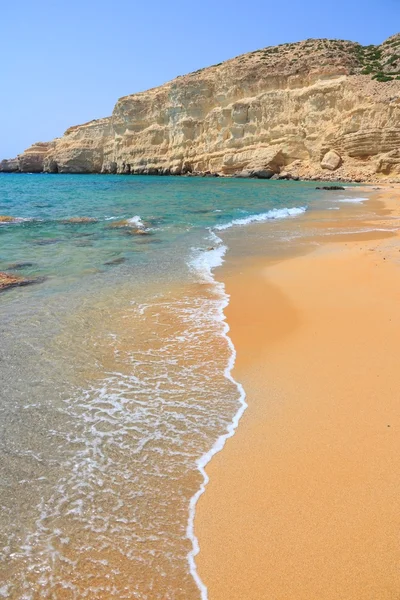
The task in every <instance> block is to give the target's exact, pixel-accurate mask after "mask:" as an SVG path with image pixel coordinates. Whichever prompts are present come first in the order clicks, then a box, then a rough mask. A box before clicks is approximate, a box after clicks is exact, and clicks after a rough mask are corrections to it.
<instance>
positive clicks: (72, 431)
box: [0, 174, 362, 600]
mask: <svg viewBox="0 0 400 600" xmlns="http://www.w3.org/2000/svg"><path fill="white" fill-rule="evenodd" d="M315 186H316V184H315V183H303V182H280V181H269V182H266V181H255V180H251V181H250V180H235V179H214V178H213V179H207V178H200V179H199V178H183V177H182V178H174V177H140V176H137V177H129V176H111V175H109V176H101V175H78V176H73V175H29V174H25V175H20V174H18V175H12V174H11V175H6V174H3V175H0V215H5V216H11V217H13V218H14V220H13V221H11V222H8V223H3V224H2V223H0V271H7V272H9V273H13V274H15V275H20V276H21V277H26V278H29V279H36V278H37V283H36V284H35V285H30V286H26V287H19V288H14V289H12V290H8V291H5V292H3V293H1V294H0V335H1V346H0V378H1V388H0V476H1V480H0V486H1V487H0V506H1V515H0V552H1V558H2V567H1V568H0V597H4V598H12V599H22V598H23V599H25V600H28V599H29V600H30V599H32V600H35V599H40V598H49V599H57V600H58V599H78V598H90V599H95V598H96V599H97V598H99V599H110V598H119V599H122V598H140V599H156V598H160V599H161V598H163V599H180V598H182V599H183V598H185V599H188V598H200V597H201V596H202V597H203V598H205V597H206V589H205V587H204V585H203V584H202V583H201V582H200V581H199V579H198V577H197V575H196V571H195V563H194V560H193V559H194V554H193V547H195V546H196V541H195V538H194V534H193V531H192V524H193V511H194V508H195V506H194V501H193V498H194V497H195V495H196V493H197V492H198V490H199V489H200V487H201V485H202V483H203V474H202V472H201V469H200V470H199V463H198V461H199V459H201V461H202V462H201V463H200V466H201V465H203V464H205V462H206V461H207V460H208V458H209V457H210V456H211V454H210V453H211V452H212V451H213V449H217V448H218V447H219V446H221V445H222V441H223V438H221V436H224V435H225V434H226V432H227V431H228V430H230V429H232V423H233V422H234V419H235V416H237V415H238V411H239V412H240V411H241V410H242V408H243V394H242V390H241V388H240V385H239V384H237V383H236V382H235V381H234V380H232V378H231V377H230V375H229V373H230V367H231V366H232V363H233V358H234V349H233V348H232V346H231V344H230V342H229V338H228V337H227V335H226V333H227V332H226V324H225V322H224V320H223V308H224V306H226V303H227V302H228V300H229V299H228V298H227V296H226V294H225V291H224V287H223V285H222V284H221V283H218V282H216V281H215V279H214V276H215V274H218V271H217V272H216V273H215V272H214V269H215V268H216V267H217V266H218V265H219V264H221V262H222V260H223V256H224V255H225V254H226V253H228V256H229V252H235V249H236V252H239V251H240V252H242V253H243V252H244V253H249V254H251V253H252V252H253V253H257V252H258V253H259V252H260V249H261V250H262V251H263V252H271V253H273V252H274V251H275V249H277V248H278V247H279V248H282V247H285V246H287V245H290V244H291V243H293V240H294V239H298V238H301V236H302V235H303V234H304V230H305V229H304V227H303V225H302V224H304V223H305V222H307V224H308V228H307V232H308V233H310V227H311V229H312V220H313V215H318V219H319V220H321V218H322V219H326V221H327V223H328V226H327V228H326V232H327V233H329V220H330V219H332V218H333V217H337V215H338V214H339V212H340V208H341V207H342V206H354V208H355V210H356V209H357V207H359V206H360V203H359V202H358V199H359V196H360V195H362V194H360V193H358V192H357V188H352V189H346V190H345V191H344V192H338V193H335V194H334V195H332V193H324V192H321V191H317V190H315ZM342 202H343V204H342ZM321 215H322V216H321ZM82 217H87V218H90V219H92V221H90V222H71V221H70V220H71V219H73V218H82ZM315 218H317V217H315ZM310 223H311V226H310ZM294 224H296V225H294ZM218 440H219V442H218ZM216 444H217V446H216ZM218 444H219V446H218ZM201 457H203V458H201ZM191 498H192V502H191V504H190V500H191Z"/></svg>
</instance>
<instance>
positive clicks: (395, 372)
mask: <svg viewBox="0 0 400 600" xmlns="http://www.w3.org/2000/svg"><path fill="white" fill-rule="evenodd" d="M398 196H400V192H397V191H391V192H390V193H388V194H387V195H386V196H385V200H386V201H389V202H391V203H392V208H393V201H394V200H396V199H397V197H398ZM397 210H398V209H397ZM395 216H396V215H395V213H393V212H392V214H391V215H390V216H388V213H387V211H386V213H385V212H384V211H381V215H380V220H381V224H382V227H384V225H385V219H389V218H390V219H391V220H390V224H391V225H392V226H393V224H394V220H393V217H395ZM374 226H376V223H375V225H374ZM385 235H387V234H385V232H381V234H379V232H376V231H375V232H371V233H370V234H363V235H362V236H356V235H355V236H354V235H352V234H350V233H347V234H346V235H341V236H339V237H338V238H337V239H338V240H339V241H335V242H331V243H329V244H323V245H320V246H317V247H316V249H315V250H314V251H312V252H311V253H309V254H306V255H302V256H295V257H292V258H289V259H285V260H282V261H281V262H276V261H275V263H273V264H272V263H270V264H268V262H267V259H259V260H256V261H254V259H252V260H251V261H249V260H239V259H238V260H237V263H236V264H233V265H232V263H231V264H230V265H229V264H228V266H227V268H226V269H225V271H224V272H223V273H222V276H223V279H224V281H225V283H226V288H227V292H228V293H229V294H230V295H231V301H230V305H229V307H228V308H227V309H226V315H227V320H228V323H229V325H230V327H231V337H232V340H233V343H234V345H235V347H236V350H237V362H236V367H235V371H234V376H235V377H236V379H238V380H239V381H240V382H241V383H242V384H243V385H244V388H245V390H246V393H247V402H248V405H249V408H248V409H247V411H246V412H245V414H244V416H243V418H242V420H241V422H240V424H239V428H238V431H237V432H236V434H235V436H234V437H233V438H231V439H229V440H228V441H227V443H226V446H225V448H224V450H223V451H222V452H221V453H219V454H218V455H217V456H216V457H214V459H213V460H212V461H211V463H210V464H209V465H208V466H207V473H208V475H209V476H210V483H209V484H208V487H207V490H206V493H205V494H204V495H203V496H202V497H201V499H200V501H199V503H198V508H197V513H196V521H195V529H196V534H197V536H198V539H199V543H200V548H201V551H200V554H199V555H198V557H197V559H196V560H197V565H198V570H199V574H200V576H201V578H202V579H203V581H204V583H205V584H206V585H207V587H208V591H209V598H210V600H262V599H266V600H364V599H365V600H367V599H368V600H386V599H388V600H389V599H391V600H395V599H396V600H398V599H399V598H400V238H399V237H384V236H385ZM330 239H331V240H332V239H336V238H330Z"/></svg>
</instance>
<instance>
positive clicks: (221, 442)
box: [186, 232, 247, 600]
mask: <svg viewBox="0 0 400 600" xmlns="http://www.w3.org/2000/svg"><path fill="white" fill-rule="evenodd" d="M210 235H211V236H212V237H213V239H214V240H217V241H218V244H221V245H220V246H219V248H218V249H217V251H218V250H219V251H220V252H219V262H217V261H216V260H215V256H216V249H213V250H210V251H209V252H207V253H205V254H211V253H213V258H212V260H211V262H209V263H208V269H207V270H208V277H207V276H206V277H205V279H206V280H208V281H210V280H212V281H213V282H214V284H215V285H216V287H217V288H218V289H219V290H220V292H221V296H222V302H221V304H220V307H219V311H218V312H219V317H218V320H219V321H221V322H222V323H223V324H224V328H223V332H222V335H223V337H224V338H225V339H226V341H227V343H228V347H229V349H230V351H231V354H230V357H229V360H228V364H227V366H226V368H225V371H224V375H225V377H226V379H228V380H229V381H231V382H232V383H233V384H234V385H235V386H236V388H237V390H238V393H239V402H240V406H239V409H238V411H237V412H236V414H235V415H234V417H233V419H232V422H231V424H230V425H228V428H227V431H226V433H224V434H222V435H221V436H220V437H219V438H218V439H217V441H216V442H215V444H214V445H213V447H212V448H211V450H209V451H208V452H206V453H205V454H203V456H201V457H200V458H199V459H198V460H197V461H196V465H197V468H198V470H199V471H200V473H201V475H202V477H203V482H202V484H201V486H200V489H199V490H198V491H197V492H196V493H195V494H194V496H192V498H191V499H190V503H189V519H188V525H187V528H186V534H187V537H188V538H189V540H190V541H191V542H192V550H191V551H190V552H189V553H188V555H187V558H188V562H189V569H190V574H191V575H192V577H193V579H194V581H195V583H196V585H197V587H198V588H199V591H200V594H201V600H207V599H208V591H207V587H206V585H205V584H204V583H203V581H202V580H201V578H200V575H199V574H198V571H197V567H196V561H195V558H196V556H197V554H198V553H199V552H200V546H199V541H198V539H197V537H196V535H195V533H194V519H195V515H196V505H197V502H198V500H199V498H200V496H201V495H202V494H203V493H204V492H205V489H206V486H207V483H208V482H209V477H208V475H207V473H206V470H205V467H206V466H207V464H208V463H209V462H210V460H211V459H212V457H213V456H214V455H215V454H217V452H220V451H221V450H222V448H223V447H224V446H225V442H226V440H227V439H228V438H230V437H232V436H233V434H234V433H235V430H236V428H237V426H238V424H239V421H240V418H241V417H242V415H243V413H244V411H245V410H246V408H247V403H246V400H245V398H246V393H245V391H244V388H243V386H242V384H241V383H239V382H238V381H236V380H235V379H234V378H233V377H232V370H233V367H234V365H235V361H236V349H235V346H234V345H233V342H232V340H231V338H230V337H229V335H228V333H229V325H228V323H227V322H226V318H225V314H224V310H225V308H226V307H227V306H228V304H229V298H230V297H229V295H228V294H227V293H226V291H225V285H224V284H223V283H217V282H216V281H215V279H214V277H213V274H212V269H213V268H214V267H216V266H218V265H220V264H222V263H223V256H224V254H225V252H226V249H227V248H226V246H222V240H221V238H219V237H218V236H217V235H216V234H215V233H214V232H210ZM205 262H206V261H204V260H201V261H200V263H199V262H197V261H195V262H194V263H192V265H193V264H194V265H195V266H197V267H201V270H200V272H201V273H202V274H203V276H204V275H206V274H205V273H204V267H205Z"/></svg>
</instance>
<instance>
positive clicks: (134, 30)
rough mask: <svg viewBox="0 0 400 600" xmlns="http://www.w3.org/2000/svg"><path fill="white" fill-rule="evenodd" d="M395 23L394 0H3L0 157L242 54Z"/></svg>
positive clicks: (366, 39)
mask: <svg viewBox="0 0 400 600" xmlns="http://www.w3.org/2000/svg"><path fill="white" fill-rule="evenodd" d="M398 31H400V0H381V1H380V2H379V3H378V2H372V1H370V0H364V1H362V0H335V1H334V2H323V1H321V0H301V1H300V0H286V1H285V2H278V3H277V2H271V1H261V0H245V1H244V0H242V1H240V2H234V1H232V0H229V2H228V1H227V0H214V1H211V0H202V2H187V1H184V2H178V1H176V0H170V1H169V2H166V1H164V2H161V1H158V0H153V1H147V2H145V1H142V2H138V1H137V0H136V1H135V0H129V1H127V0H119V1H118V2H115V1H114V2H110V1H109V0H107V2H106V1H105V0H79V1H78V0H68V1H67V0H63V1H61V0H52V1H50V0H36V1H35V2H34V1H33V0H18V1H17V2H15V3H11V2H3V3H2V7H1V8H0V51H1V63H0V92H1V93H0V159H1V158H8V157H12V156H15V155H16V154H17V153H19V152H21V151H22V150H23V149H25V148H26V147H27V146H29V145H30V144H31V143H33V142H35V141H39V140H43V141H44V140H49V139H52V138H53V137H55V136H59V135H61V134H62V133H63V132H64V130H65V129H66V128H67V127H69V126H71V125H75V124H78V123H83V122H85V121H89V120H91V119H94V118H99V117H103V116H108V115H110V114H111V112H112V109H113V106H114V104H115V102H116V100H117V99H118V97H120V96H124V95H127V94H131V93H134V92H137V91H142V90H145V89H147V88H149V87H154V86H156V85H160V84H162V83H164V82H166V81H168V80H169V79H172V78H174V77H175V76H176V75H181V74H184V73H187V72H190V71H193V70H196V69H199V68H201V67H205V66H207V65H210V64H215V63H218V62H221V61H223V60H226V59H228V58H232V57H233V56H236V55H238V54H242V53H244V52H249V51H251V50H256V49H258V48H262V47H264V46H270V45H274V44H280V43H284V42H295V41H298V40H302V39H306V38H319V37H321V38H322V37H326V38H339V39H351V40H354V41H359V42H361V43H363V44H379V43H381V42H382V41H383V40H384V39H386V38H387V37H389V36H390V35H393V34H394V33H397V32H398Z"/></svg>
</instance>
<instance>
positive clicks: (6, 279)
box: [0, 272, 46, 292]
mask: <svg viewBox="0 0 400 600" xmlns="http://www.w3.org/2000/svg"><path fill="white" fill-rule="evenodd" d="M45 280H46V277H35V278H34V279H25V278H23V277H17V276H16V275H10V273H4V272H0V292H3V291H5V290H8V289H10V288H14V287H22V286H25V285H34V284H35V283H42V282H43V281H45Z"/></svg>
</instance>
